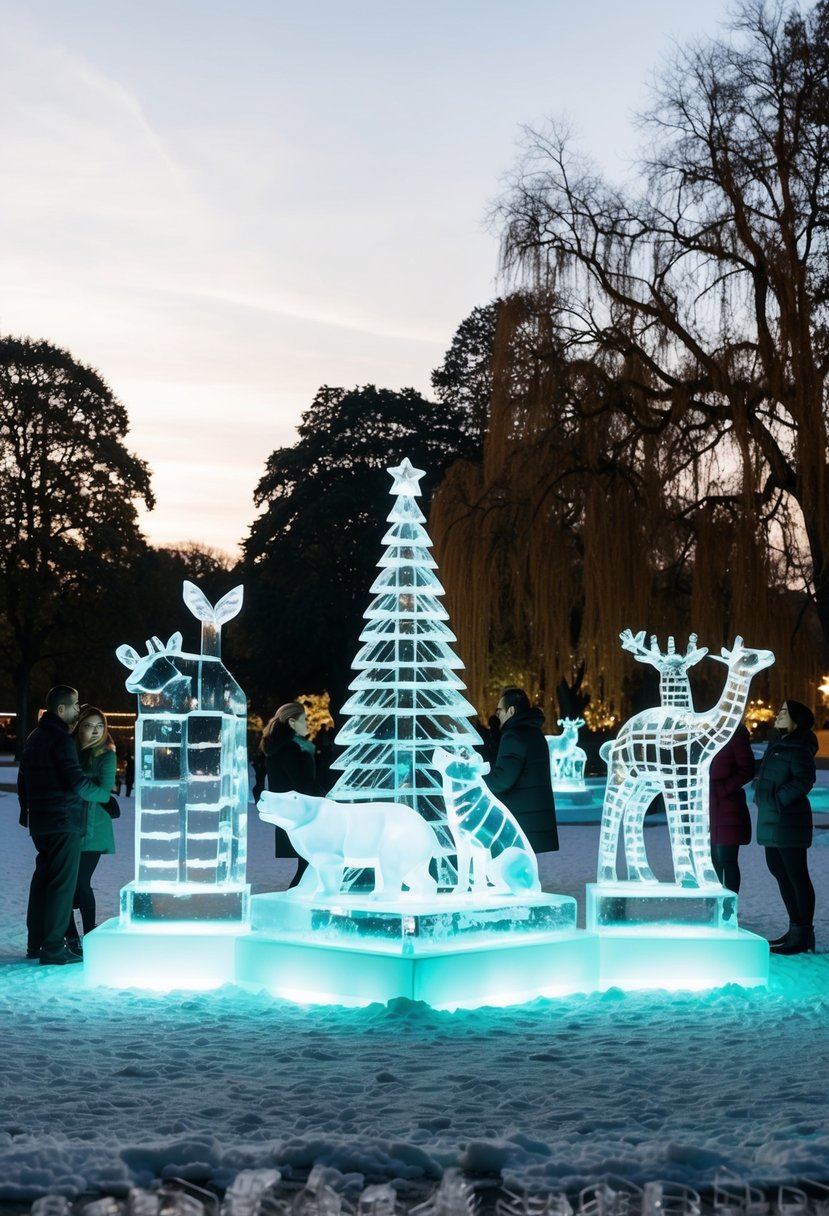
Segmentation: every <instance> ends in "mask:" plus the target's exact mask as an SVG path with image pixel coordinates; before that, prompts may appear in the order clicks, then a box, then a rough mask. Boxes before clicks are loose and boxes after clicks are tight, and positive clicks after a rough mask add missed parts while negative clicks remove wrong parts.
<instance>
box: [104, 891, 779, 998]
mask: <svg viewBox="0 0 829 1216" xmlns="http://www.w3.org/2000/svg"><path fill="white" fill-rule="evenodd" d="M84 950H85V954H84V971H85V974H86V980H87V982H88V983H90V984H93V985H97V984H101V985H107V986H110V987H118V988H132V987H135V988H155V989H160V990H172V989H185V990H187V989H190V990H199V989H201V990H203V989H210V988H217V987H221V986H222V985H223V984H238V985H240V986H242V987H247V988H256V989H264V990H266V991H268V992H270V993H272V994H273V995H274V996H277V997H281V998H284V999H287V1000H292V1001H297V1002H299V1003H302V1004H337V1005H367V1004H372V1003H374V1002H386V1001H389V1000H393V999H394V998H396V997H401V996H402V997H407V998H409V999H410V1000H418V1001H424V1002H426V1003H427V1004H429V1005H432V1006H433V1007H435V1008H439V1009H440V1008H444V1009H455V1008H478V1007H483V1006H487V1005H491V1006H495V1005H517V1004H522V1003H525V1002H527V1001H530V1000H534V999H536V998H537V997H556V996H564V995H567V994H569V993H575V992H583V993H589V992H597V991H603V990H606V989H608V988H617V987H618V988H624V989H640V988H665V989H685V990H702V989H706V988H716V987H721V986H723V985H725V984H739V985H740V986H742V987H754V986H757V985H765V984H767V983H768V966H769V950H768V943H767V942H766V941H765V939H763V938H760V937H757V936H755V935H754V934H752V933H748V932H746V931H744V930H741V929H739V927H738V926H737V917H736V897H735V896H734V895H732V894H731V893H730V892H726V891H723V890H722V888H711V889H707V890H706V889H700V890H696V891H695V890H684V889H682V888H678V887H676V886H675V885H673V884H668V883H664V884H658V883H655V884H647V885H643V884H641V883H625V882H620V883H616V884H602V885H597V884H592V885H590V886H588V888H587V929H586V930H584V929H577V928H576V902H575V900H573V899H571V898H570V897H568V896H561V895H544V894H542V895H538V896H528V897H526V898H524V899H522V900H521V901H520V902H515V901H513V900H509V899H504V900H503V901H501V902H500V903H499V902H498V901H497V900H492V899H490V900H488V901H481V900H480V899H478V900H477V902H476V900H475V898H474V897H473V896H471V895H468V896H462V897H460V896H447V897H444V898H439V899H438V900H430V901H429V902H428V903H420V902H418V901H414V900H413V901H405V904H404V906H403V907H402V908H401V905H400V904H399V903H398V904H397V905H392V904H384V903H383V902H382V901H379V900H373V899H370V898H357V897H355V896H354V895H353V893H352V895H351V896H350V897H349V898H348V900H347V901H346V900H344V899H343V897H339V898H337V899H327V900H326V899H317V900H313V901H312V900H302V899H297V898H296V897H295V896H294V895H293V894H290V893H287V892H276V893H272V894H265V895H254V896H253V897H252V898H251V923H250V926H249V927H246V926H243V925H238V924H237V925H235V926H234V925H233V924H231V923H227V922H225V923H222V922H217V921H213V922H210V921H205V922H201V923H198V922H197V923H194V922H193V921H190V922H189V923H187V924H185V923H181V922H178V923H177V922H175V921H168V922H164V921H155V922H154V921H139V920H135V919H134V920H132V921H131V922H127V923H125V922H123V921H122V922H119V921H117V920H111V921H107V922H106V924H104V925H102V926H100V927H99V928H98V929H96V930H95V931H94V933H91V934H90V935H89V936H88V937H87V938H86V940H85V943H84Z"/></svg>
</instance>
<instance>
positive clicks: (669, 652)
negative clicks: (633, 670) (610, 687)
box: [619, 629, 716, 709]
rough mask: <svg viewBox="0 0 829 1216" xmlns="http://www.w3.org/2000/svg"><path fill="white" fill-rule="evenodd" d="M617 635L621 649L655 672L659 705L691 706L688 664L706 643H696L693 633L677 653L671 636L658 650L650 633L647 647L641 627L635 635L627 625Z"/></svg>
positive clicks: (699, 655) (701, 654)
mask: <svg viewBox="0 0 829 1216" xmlns="http://www.w3.org/2000/svg"><path fill="white" fill-rule="evenodd" d="M619 638H620V640H621V643H622V649H623V650H629V651H630V652H631V654H633V655H635V656H636V658H637V659H638V660H639V662H640V663H649V664H650V666H651V667H655V668H656V670H657V671H658V672H659V700H660V702H661V703H662V705H677V706H681V707H682V708H683V709H693V707H694V703H693V699H692V697H691V684H690V681H689V679H688V668H689V667H693V666H694V664H695V663H698V662H699V661H700V659H704V658H705V656H706V655H707V654H708V647H707V646H697V635H696V634H695V633H692V634H691V635H690V637H689V638H688V645H687V646H686V648H685V654H677V650H676V642H675V641H674V639H673V638H668V645H667V648H666V650H665V651H664V652H663V651H661V650H660V649H659V643H658V641H657V639H656V637H655V635H653V634H651V644H650V647H647V646H646V645H645V631H644V629H640V631H639V633H637V634H636V636H635V637H634V635H633V634H632V633H631V631H630V630H629V629H624V630H622V632H621V633H620V634H619ZM714 657H716V656H714Z"/></svg>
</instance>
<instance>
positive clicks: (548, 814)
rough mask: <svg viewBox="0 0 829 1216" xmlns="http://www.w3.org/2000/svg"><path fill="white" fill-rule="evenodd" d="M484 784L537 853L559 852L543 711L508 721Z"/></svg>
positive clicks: (514, 715)
mask: <svg viewBox="0 0 829 1216" xmlns="http://www.w3.org/2000/svg"><path fill="white" fill-rule="evenodd" d="M484 780H485V781H486V784H487V786H488V787H489V789H490V790H491V791H492V793H493V794H495V796H496V797H497V798H499V799H500V800H501V802H503V803H504V805H505V806H506V807H507V809H508V810H509V811H510V812H511V813H512V814H513V815H514V816H515V818H516V819H517V820H518V823H519V825H520V827H521V830H522V831H523V832H524V834H525V836H526V837H527V839H528V840H529V842H530V844H531V846H532V848H533V849H534V850H535V852H536V853H548V852H552V851H553V850H555V849H557V848H558V828H557V826H556V807H555V800H554V798H553V783H552V779H551V776H550V752H549V748H548V747H547V740H546V739H545V738H544V715H543V713H542V712H541V710H540V709H528V710H524V711H523V712H518V711H516V713H514V714H512V716H511V717H509V718H507V720H506V721H505V722H504V724H503V726H502V727H501V736H500V741H499V744H498V756H497V759H496V761H495V764H494V765H493V766H492V770H491V772H490V773H489V774H488V775H487V776H486V777H485V778H484Z"/></svg>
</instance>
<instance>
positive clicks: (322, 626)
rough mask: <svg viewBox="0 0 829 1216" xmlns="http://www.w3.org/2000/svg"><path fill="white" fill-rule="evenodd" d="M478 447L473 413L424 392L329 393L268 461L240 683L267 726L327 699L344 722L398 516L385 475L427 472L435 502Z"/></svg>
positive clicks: (249, 569) (246, 565)
mask: <svg viewBox="0 0 829 1216" xmlns="http://www.w3.org/2000/svg"><path fill="white" fill-rule="evenodd" d="M479 444H480V431H479V429H477V424H476V422H475V421H474V420H472V421H470V419H469V417H468V415H467V414H466V412H465V409H464V406H463V405H459V404H456V403H453V402H451V403H450V402H447V403H445V404H444V403H442V404H439V405H436V404H435V403H433V402H430V401H427V400H426V399H425V398H424V397H422V396H420V394H419V393H417V392H415V391H414V390H413V389H403V390H401V391H400V392H393V391H391V390H389V389H378V388H375V387H374V386H373V385H367V386H365V387H364V388H355V389H352V390H346V389H342V388H331V387H327V386H326V387H323V388H321V389H320V390H319V392H318V393H317V395H316V397H315V398H314V401H313V403H312V405H311V407H310V409H308V410H307V411H306V412H305V414H303V416H302V422H301V424H300V426H299V440H298V441H297V443H296V444H294V445H293V447H290V448H279V449H278V450H277V451H275V452H273V453H272V455H271V456H270V457H269V458H268V460H267V464H266V467H265V473H264V476H263V477H262V480H261V481H260V483H259V486H258V487H257V491H256V503H257V505H259V506H264V508H265V510H264V511H263V513H262V515H261V516H260V517H259V518H258V519H257V520H256V521H255V522H254V524H253V526H252V527H251V530H250V536H249V538H248V539H247V541H246V542H245V544H244V551H245V557H244V562H243V577H244V581H245V585H246V588H249V589H250V595H249V606H248V609H247V612H246V628H245V634H246V639H247V641H246V644H247V646H248V647H249V651H248V655H247V666H246V669H242V670H241V671H237V675H239V678H240V680H241V681H242V683H243V685H244V686H245V687H246V688H247V689H249V691H250V693H251V695H252V696H253V697H254V699H255V701H256V704H257V707H258V708H259V709H260V710H261V712H263V714H265V715H267V714H268V713H269V712H272V710H273V708H274V707H275V706H276V704H278V703H279V702H280V701H287V700H290V699H292V698H294V697H296V696H297V695H298V694H300V693H309V692H321V691H323V690H327V691H328V692H329V693H330V694H331V705H332V710H333V711H334V712H335V714H336V712H337V710H338V708H339V706H340V705H341V704H342V702H343V701H344V699H345V694H346V689H347V686H348V682H349V679H350V662H351V657H352V655H353V654H354V651H355V649H356V645H357V639H358V637H359V633H360V629H361V627H362V613H363V609H364V608H365V606H366V603H367V602H368V598H369V588H370V586H371V584H372V582H373V580H374V576H375V570H374V567H375V563H376V561H377V545H378V536H381V535H382V527H383V521H384V520H385V518H386V515H387V513H388V480H389V479H388V474H387V473H386V469H387V468H388V467H389V466H390V465H393V464H399V463H400V461H401V460H402V459H403V458H404V457H409V459H410V460H411V461H412V463H413V464H414V465H416V466H417V467H419V468H422V469H425V470H426V476H425V477H424V479H423V482H422V486H423V490H424V500H425V501H427V502H428V497H429V496H430V494H431V492H432V490H433V489H434V487H435V485H436V484H437V483H438V482H439V481H440V479H441V477H442V475H443V473H444V471H445V469H446V468H447V467H448V465H449V464H450V463H451V462H452V461H453V460H454V459H456V458H457V457H458V456H461V455H467V456H468V455H471V454H472V453H474V452H476V451H477V450H478V447H479ZM378 529H379V530H380V531H378Z"/></svg>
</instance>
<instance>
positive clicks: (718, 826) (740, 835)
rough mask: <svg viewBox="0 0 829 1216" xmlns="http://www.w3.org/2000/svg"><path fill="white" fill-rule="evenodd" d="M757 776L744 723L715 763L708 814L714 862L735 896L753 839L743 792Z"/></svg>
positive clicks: (722, 880)
mask: <svg viewBox="0 0 829 1216" xmlns="http://www.w3.org/2000/svg"><path fill="white" fill-rule="evenodd" d="M753 776H754V754H753V753H752V750H751V740H750V738H749V733H748V731H747V730H746V728H745V726H743V724H742V722H741V723H740V725H739V726H738V727H737V729H736V730H735V732H734V734H733V735H732V736H731V738H730V739H729V740H728V742H727V743H726V745H725V747H721V748H720V750H719V751H718V752H717V754H716V755H715V756H714V759H713V760H712V761H711V769H710V772H709V779H710V786H709V794H708V812H709V821H710V824H711V860H712V862H713V863H714V869H715V870H716V872H717V878H719V880H720V882H721V883H722V885H723V886H724V887H726V888H727V890H729V891H733V892H734V893H735V894H736V893H737V892H738V891H739V889H740V863H739V853H740V845H741V844H748V843H749V841H750V840H751V816H750V815H749V813H748V801H747V799H746V793H745V790H744V789H743V786H745V785H746V784H747V783H748V782H749V781H751V779H752V777H753Z"/></svg>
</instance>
